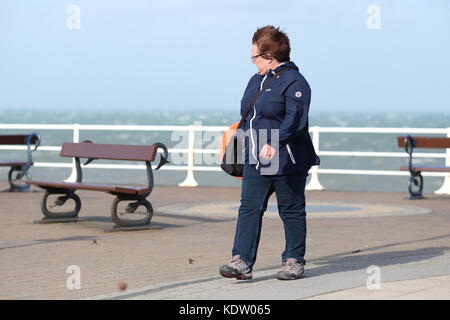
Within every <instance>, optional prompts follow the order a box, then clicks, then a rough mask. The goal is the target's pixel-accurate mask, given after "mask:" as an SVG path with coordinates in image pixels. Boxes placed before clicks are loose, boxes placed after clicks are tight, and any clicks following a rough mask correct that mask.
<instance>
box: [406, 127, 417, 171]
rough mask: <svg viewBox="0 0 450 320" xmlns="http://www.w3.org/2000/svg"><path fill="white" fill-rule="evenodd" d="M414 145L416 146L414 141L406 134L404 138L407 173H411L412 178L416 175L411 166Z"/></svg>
mask: <svg viewBox="0 0 450 320" xmlns="http://www.w3.org/2000/svg"><path fill="white" fill-rule="evenodd" d="M416 145H417V143H416V140H415V139H414V138H413V137H412V136H411V135H409V134H408V135H407V136H406V137H405V151H406V153H407V154H408V155H409V161H408V168H409V172H410V173H411V175H412V176H416V175H417V173H416V172H415V171H414V170H413V164H412V159H413V150H414V148H415V147H416Z"/></svg>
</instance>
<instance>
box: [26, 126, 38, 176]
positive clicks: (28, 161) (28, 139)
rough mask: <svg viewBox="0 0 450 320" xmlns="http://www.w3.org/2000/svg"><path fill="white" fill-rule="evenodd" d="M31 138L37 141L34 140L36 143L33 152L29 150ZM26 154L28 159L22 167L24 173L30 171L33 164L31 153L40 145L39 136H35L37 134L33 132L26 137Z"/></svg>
mask: <svg viewBox="0 0 450 320" xmlns="http://www.w3.org/2000/svg"><path fill="white" fill-rule="evenodd" d="M33 138H36V139H37V140H36V142H35V144H34V149H33V150H31V141H32V139H33ZM26 142H27V154H28V158H27V164H26V165H25V166H24V167H23V169H22V170H23V171H24V172H26V171H28V169H30V167H31V164H32V163H33V157H32V154H31V153H32V152H34V151H36V150H37V148H38V147H39V146H40V144H41V139H40V137H39V135H38V134H37V133H35V132H33V133H30V134H29V135H28V137H27V141H26Z"/></svg>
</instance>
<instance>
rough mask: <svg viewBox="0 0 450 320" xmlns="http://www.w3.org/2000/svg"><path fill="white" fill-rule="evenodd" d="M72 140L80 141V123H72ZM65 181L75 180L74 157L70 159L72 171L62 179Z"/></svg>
mask: <svg viewBox="0 0 450 320" xmlns="http://www.w3.org/2000/svg"><path fill="white" fill-rule="evenodd" d="M73 142H75V143H78V142H80V125H79V124H78V123H74V124H73ZM64 181H65V182H76V181H77V167H76V164H75V159H72V173H71V174H70V176H69V177H68V178H67V179H66V180H64Z"/></svg>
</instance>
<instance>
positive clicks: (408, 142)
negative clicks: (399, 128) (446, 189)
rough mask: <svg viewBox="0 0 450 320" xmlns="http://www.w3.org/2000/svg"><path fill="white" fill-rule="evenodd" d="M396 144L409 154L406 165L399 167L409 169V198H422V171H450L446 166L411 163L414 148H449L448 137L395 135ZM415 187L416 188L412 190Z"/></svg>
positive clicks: (404, 169) (449, 140)
mask: <svg viewBox="0 0 450 320" xmlns="http://www.w3.org/2000/svg"><path fill="white" fill-rule="evenodd" d="M397 140H398V146H399V147H404V148H405V150H406V153H408V155H409V164H408V166H404V167H400V170H402V171H409V172H410V173H411V177H410V179H409V186H408V190H409V193H410V195H411V196H410V199H423V198H424V196H423V194H422V191H423V177H422V174H421V173H422V172H424V171H428V172H450V167H446V166H434V167H433V166H423V165H415V164H413V150H414V148H433V149H447V148H450V138H441V137H412V136H410V135H407V136H406V137H397ZM413 186H414V187H413ZM414 188H417V190H413V189H414Z"/></svg>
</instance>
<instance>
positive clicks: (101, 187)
mask: <svg viewBox="0 0 450 320" xmlns="http://www.w3.org/2000/svg"><path fill="white" fill-rule="evenodd" d="M26 183H27V184H33V185H36V186H39V187H41V188H42V187H51V188H60V189H82V190H92V191H104V192H118V193H126V194H135V195H140V194H145V193H148V192H149V189H148V188H146V187H134V186H117V185H108V184H93V183H76V182H49V181H39V180H28V181H26Z"/></svg>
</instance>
